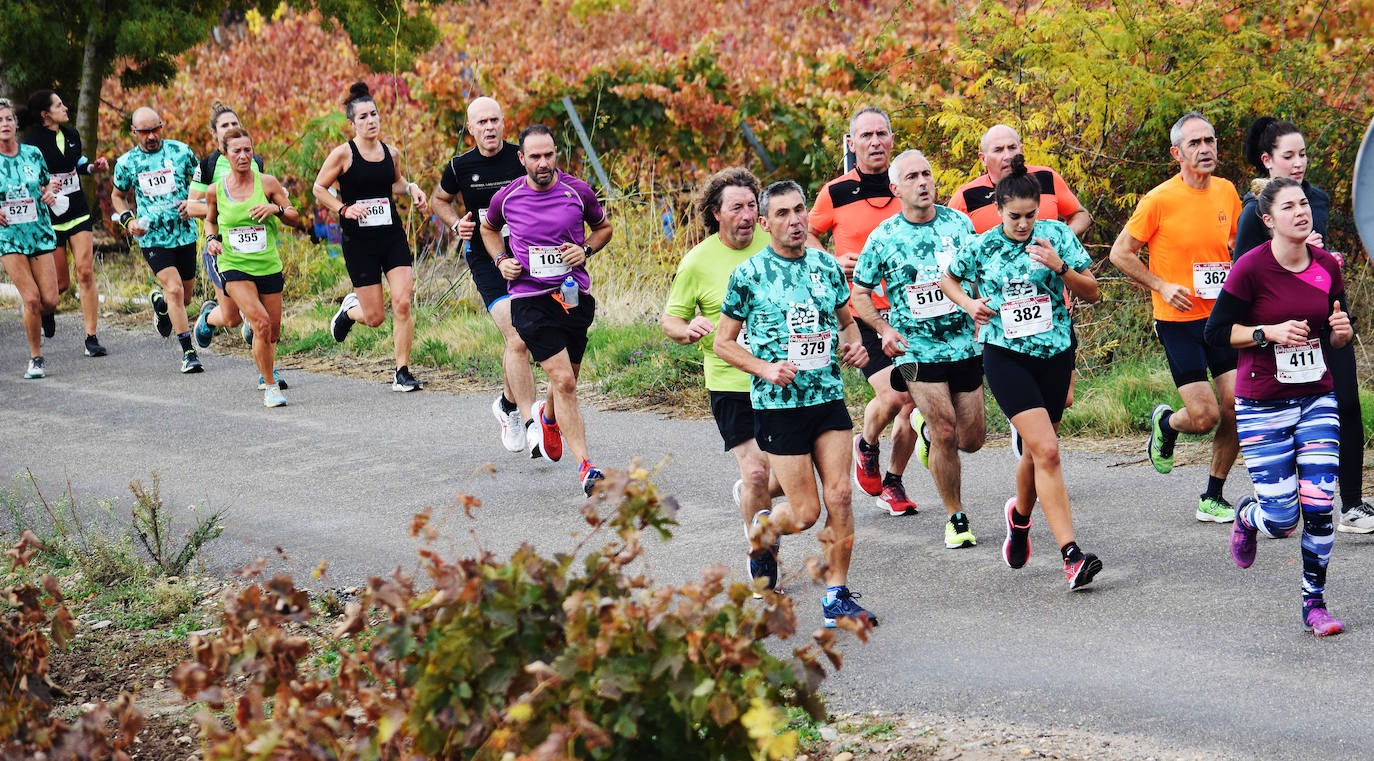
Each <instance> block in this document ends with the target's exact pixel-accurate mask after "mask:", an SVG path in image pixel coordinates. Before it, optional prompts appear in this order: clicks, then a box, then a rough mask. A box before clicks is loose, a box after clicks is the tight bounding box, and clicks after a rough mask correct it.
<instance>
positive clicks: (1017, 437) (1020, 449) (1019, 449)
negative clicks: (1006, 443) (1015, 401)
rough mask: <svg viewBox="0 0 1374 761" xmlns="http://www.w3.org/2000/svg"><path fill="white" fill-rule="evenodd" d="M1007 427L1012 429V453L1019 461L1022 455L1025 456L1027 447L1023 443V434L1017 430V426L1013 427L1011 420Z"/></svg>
mask: <svg viewBox="0 0 1374 761" xmlns="http://www.w3.org/2000/svg"><path fill="white" fill-rule="evenodd" d="M1007 427H1008V428H1010V429H1011V453H1012V454H1014V455H1016V459H1018V460H1019V459H1021V455H1023V454H1025V447H1024V446H1023V445H1022V442H1021V432H1020V431H1018V430H1016V426H1014V425H1012V424H1011V421H1010V420H1008V421H1007Z"/></svg>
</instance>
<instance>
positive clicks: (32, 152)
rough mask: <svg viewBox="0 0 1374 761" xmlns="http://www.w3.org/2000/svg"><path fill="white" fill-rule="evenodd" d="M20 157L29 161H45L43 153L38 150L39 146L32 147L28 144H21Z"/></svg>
mask: <svg viewBox="0 0 1374 761" xmlns="http://www.w3.org/2000/svg"><path fill="white" fill-rule="evenodd" d="M19 157H20V158H23V159H28V160H29V161H42V160H43V151H41V150H39V149H38V146H36V145H30V144H28V143H20V144H19Z"/></svg>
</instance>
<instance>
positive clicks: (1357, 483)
mask: <svg viewBox="0 0 1374 761" xmlns="http://www.w3.org/2000/svg"><path fill="white" fill-rule="evenodd" d="M1326 366H1327V368H1328V369H1329V370H1330V371H1331V381H1332V384H1333V385H1334V386H1335V391H1336V411H1337V413H1338V414H1339V415H1340V418H1341V464H1340V478H1341V504H1342V505H1358V504H1359V503H1360V501H1361V500H1362V499H1364V497H1363V494H1362V492H1363V491H1364V488H1363V487H1364V482H1363V469H1364V418H1363V417H1362V416H1361V415H1360V387H1359V383H1358V382H1357V381H1356V379H1355V344H1354V342H1353V341H1352V342H1351V343H1348V344H1346V345H1345V346H1344V347H1342V348H1340V349H1336V348H1332V347H1330V346H1328V347H1327V352H1326Z"/></svg>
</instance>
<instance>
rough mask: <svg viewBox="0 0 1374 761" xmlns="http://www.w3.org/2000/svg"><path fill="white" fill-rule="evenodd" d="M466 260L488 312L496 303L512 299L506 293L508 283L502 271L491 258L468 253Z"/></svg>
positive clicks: (472, 252) (471, 252)
mask: <svg viewBox="0 0 1374 761" xmlns="http://www.w3.org/2000/svg"><path fill="white" fill-rule="evenodd" d="M465 258H466V259H467V262H468V272H471V273H472V282H473V284H474V285H476V286H477V295H478V296H481V297H482V306H483V307H486V310H487V311H488V312H490V311H491V308H492V307H493V306H495V305H496V302H498V301H500V300H501V299H505V298H510V294H509V293H507V292H506V283H507V282H508V281H507V280H506V278H504V277H502V275H501V270H500V269H498V268H497V266H496V262H494V261H492V260H491V257H490V256H487V255H486V254H482V253H477V252H474V251H468V253H467V255H466V257H465Z"/></svg>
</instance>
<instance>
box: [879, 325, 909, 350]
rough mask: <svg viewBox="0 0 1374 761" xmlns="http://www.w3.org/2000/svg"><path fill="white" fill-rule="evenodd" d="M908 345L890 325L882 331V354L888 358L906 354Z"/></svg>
mask: <svg viewBox="0 0 1374 761" xmlns="http://www.w3.org/2000/svg"><path fill="white" fill-rule="evenodd" d="M908 346H909V344H908V343H907V342H906V339H905V338H903V337H902V334H901V333H898V332H897V331H896V329H894V328H893V327H892V326H891V325H889V326H887V327H886V328H885V329H883V353H884V354H886V355H887V356H889V357H900V356H902V355H903V354H905V353H906V350H907V347H908Z"/></svg>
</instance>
